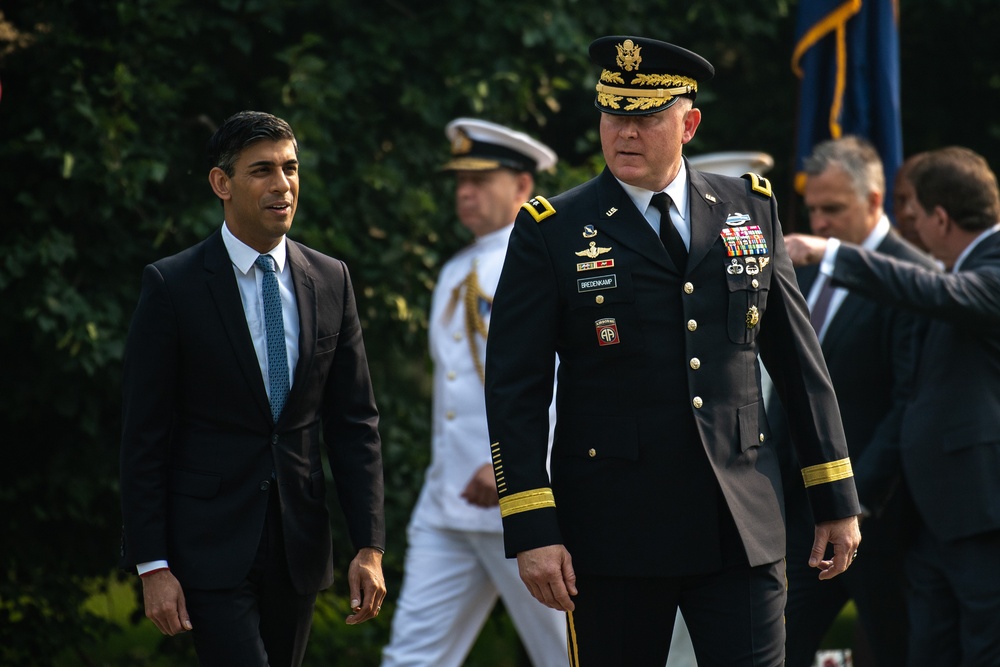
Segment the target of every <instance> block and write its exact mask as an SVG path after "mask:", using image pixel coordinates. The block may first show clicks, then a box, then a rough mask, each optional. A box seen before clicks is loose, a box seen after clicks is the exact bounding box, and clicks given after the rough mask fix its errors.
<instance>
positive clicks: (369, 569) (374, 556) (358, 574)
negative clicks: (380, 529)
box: [347, 547, 385, 625]
mask: <svg viewBox="0 0 1000 667" xmlns="http://www.w3.org/2000/svg"><path fill="white" fill-rule="evenodd" d="M347 580H348V583H349V584H350V587H351V609H352V610H353V611H354V613H353V614H351V615H350V616H348V617H347V624H348V625H357V624H358V623H364V622H365V621H367V620H369V619H372V618H375V617H376V616H378V613H379V612H380V611H381V610H382V601H383V600H385V578H384V577H383V576H382V552H381V551H379V550H378V549H373V548H371V547H365V548H364V549H361V550H359V551H358V555H357V556H355V557H354V560H352V561H351V565H350V567H349V568H348V570H347Z"/></svg>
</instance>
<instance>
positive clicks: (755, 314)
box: [747, 306, 760, 329]
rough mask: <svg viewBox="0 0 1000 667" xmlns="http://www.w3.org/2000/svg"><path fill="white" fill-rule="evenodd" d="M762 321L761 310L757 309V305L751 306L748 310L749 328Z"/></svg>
mask: <svg viewBox="0 0 1000 667" xmlns="http://www.w3.org/2000/svg"><path fill="white" fill-rule="evenodd" d="M758 322H760V311H759V310H757V306H750V310H748V311H747V329H753V328H754V327H755V326H757V323H758Z"/></svg>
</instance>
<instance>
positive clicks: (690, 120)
mask: <svg viewBox="0 0 1000 667" xmlns="http://www.w3.org/2000/svg"><path fill="white" fill-rule="evenodd" d="M699 125H701V109H698V108H696V107H691V108H690V109H688V112H687V113H686V114H685V115H684V134H683V135H681V143H682V144H686V143H687V142H689V141H691V140H692V139H694V133H695V132H697V131H698V126H699Z"/></svg>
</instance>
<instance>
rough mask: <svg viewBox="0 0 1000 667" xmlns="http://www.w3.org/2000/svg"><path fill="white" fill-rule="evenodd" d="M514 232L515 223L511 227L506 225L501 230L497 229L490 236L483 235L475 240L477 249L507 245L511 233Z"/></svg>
mask: <svg viewBox="0 0 1000 667" xmlns="http://www.w3.org/2000/svg"><path fill="white" fill-rule="evenodd" d="M512 231H514V223H513V222H512V223H510V224H509V225H504V226H503V227H501V228H500V229H496V230H494V231H492V232H490V233H488V234H483V235H482V236H477V237H476V240H475V246H476V247H477V248H479V247H481V248H488V247H490V246H493V245H497V244H500V243H502V244H504V245H507V241H508V239H510V233H511V232H512Z"/></svg>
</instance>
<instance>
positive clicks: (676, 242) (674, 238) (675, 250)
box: [651, 192, 687, 273]
mask: <svg viewBox="0 0 1000 667" xmlns="http://www.w3.org/2000/svg"><path fill="white" fill-rule="evenodd" d="M651 203H652V204H653V206H655V207H656V209H657V210H658V211H659V212H660V241H661V242H662V243H663V247H664V248H666V249H667V253H668V254H669V255H670V259H672V260H674V265H675V266H676V267H677V268H678V269H679V270H680V272H681V273H684V269H685V268H687V248H685V247H684V240H683V239H681V234H680V232H678V231H677V228H676V227H674V223H673V222H672V221H671V220H670V195H668V194H667V193H666V192H659V193H657V194H655V195H653V200H652V202H651Z"/></svg>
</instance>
